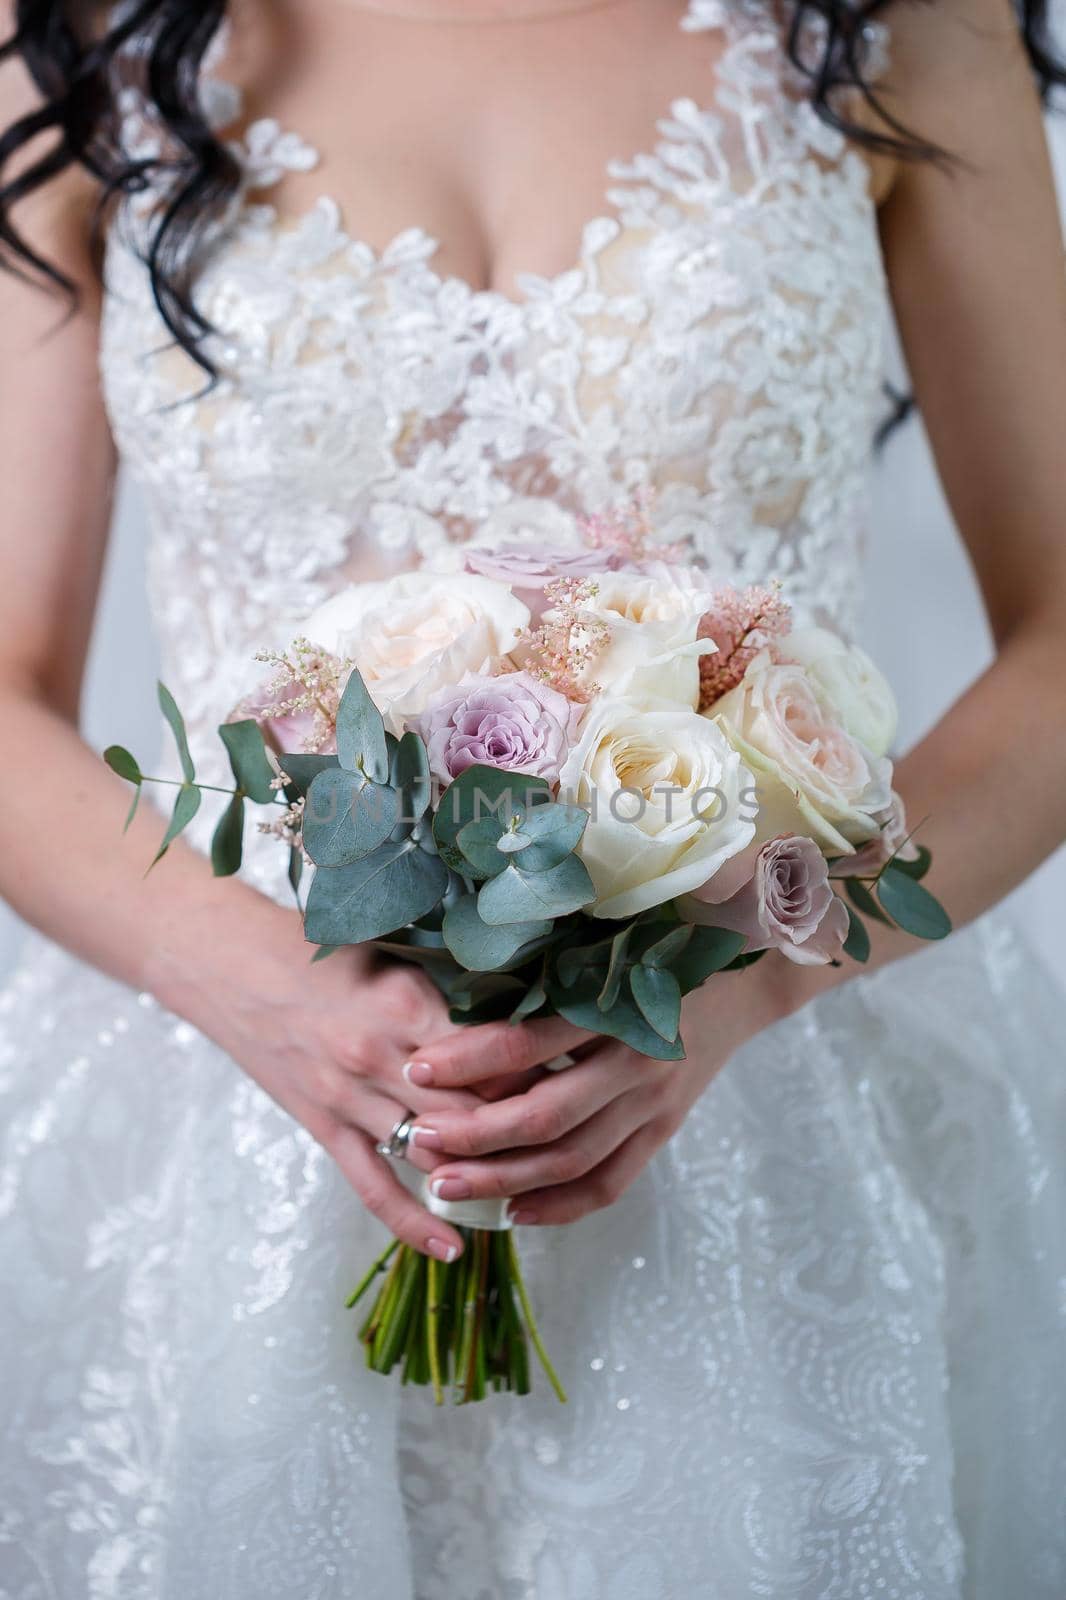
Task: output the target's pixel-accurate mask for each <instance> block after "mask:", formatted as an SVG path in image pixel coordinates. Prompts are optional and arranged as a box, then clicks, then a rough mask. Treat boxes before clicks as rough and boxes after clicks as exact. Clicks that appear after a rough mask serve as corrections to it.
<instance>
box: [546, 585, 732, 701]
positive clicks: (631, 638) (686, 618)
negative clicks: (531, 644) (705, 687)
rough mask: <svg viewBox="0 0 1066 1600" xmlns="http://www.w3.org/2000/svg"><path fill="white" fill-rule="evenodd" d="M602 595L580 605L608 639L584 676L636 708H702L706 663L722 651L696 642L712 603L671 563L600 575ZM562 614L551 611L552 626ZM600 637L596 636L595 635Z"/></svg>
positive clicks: (548, 620)
mask: <svg viewBox="0 0 1066 1600" xmlns="http://www.w3.org/2000/svg"><path fill="white" fill-rule="evenodd" d="M589 582H590V583H592V584H594V585H595V593H594V594H593V595H591V596H590V597H589V598H588V599H587V600H581V601H579V602H578V608H577V609H578V614H579V616H580V617H581V618H582V619H584V618H587V619H588V624H589V629H590V633H591V632H592V631H593V630H595V633H598V634H601V635H602V636H603V639H604V642H603V643H602V645H600V646H599V647H598V648H597V649H596V652H595V654H594V655H593V657H592V659H591V660H590V661H589V663H588V666H587V667H586V668H585V669H584V670H583V673H582V676H583V677H584V678H585V679H587V680H588V681H589V682H592V683H596V684H598V685H599V687H600V688H601V689H602V690H603V691H604V693H605V694H609V695H611V696H612V697H615V698H625V699H626V700H629V701H630V702H632V703H633V704H645V705H646V704H652V703H659V702H662V703H668V704H671V705H677V706H684V707H686V708H687V709H688V710H693V709H695V707H696V706H697V704H698V703H699V694H700V669H699V658H700V656H703V655H708V654H710V653H711V652H712V651H714V650H715V649H716V648H717V646H716V645H715V644H714V643H713V641H712V640H710V639H698V638H697V637H696V633H697V629H698V628H699V623H700V618H701V617H702V616H703V614H704V612H705V611H706V610H707V607H708V606H709V604H710V602H711V597H710V595H709V594H708V592H707V591H706V589H704V588H703V587H702V586H701V585H700V583H699V582H698V581H697V580H696V579H695V578H694V577H693V576H692V575H691V574H690V573H688V572H686V571H685V569H684V568H679V567H670V566H667V565H666V563H665V562H656V563H654V565H652V566H650V567H648V568H646V569H644V570H642V571H640V572H634V571H632V570H622V571H618V572H598V573H596V574H595V575H594V576H593V577H591V578H590V579H589ZM559 616H560V613H559V611H558V610H556V609H549V610H548V611H546V612H545V613H544V616H543V619H542V620H543V621H544V622H545V623H548V624H551V623H552V622H554V621H556V620H557V619H558V618H559ZM594 637H595V635H594Z"/></svg>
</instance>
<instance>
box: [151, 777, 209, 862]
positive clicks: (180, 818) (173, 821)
mask: <svg viewBox="0 0 1066 1600" xmlns="http://www.w3.org/2000/svg"><path fill="white" fill-rule="evenodd" d="M202 798H203V796H202V795H201V793H200V791H199V789H198V788H197V787H196V785H195V784H194V783H185V784H182V786H181V788H180V789H179V790H178V794H177V798H176V800H175V801H174V810H173V811H172V812H171V815H170V822H169V823H168V824H167V831H166V833H164V835H163V842H162V844H161V845H160V846H159V849H158V850H157V851H156V854H155V857H154V859H153V861H152V863H151V866H150V867H149V869H148V870H149V871H151V867H154V866H155V864H156V862H157V861H161V860H162V859H163V857H164V856H165V855H166V853H167V851H168V850H169V849H170V847H171V845H172V844H173V843H174V840H175V839H176V838H177V837H178V835H179V833H182V832H183V831H184V829H186V828H187V827H188V826H189V823H190V822H191V821H192V819H193V817H195V815H196V813H197V812H198V811H199V809H200V801H201V799H202Z"/></svg>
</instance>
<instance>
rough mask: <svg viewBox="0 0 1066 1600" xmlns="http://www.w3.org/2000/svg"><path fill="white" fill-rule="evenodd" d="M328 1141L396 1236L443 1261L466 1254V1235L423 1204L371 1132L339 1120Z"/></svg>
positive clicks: (333, 1153)
mask: <svg viewBox="0 0 1066 1600" xmlns="http://www.w3.org/2000/svg"><path fill="white" fill-rule="evenodd" d="M324 1144H325V1148H326V1149H327V1150H328V1151H329V1153H330V1155H331V1156H332V1157H333V1159H334V1161H335V1162H336V1163H337V1165H338V1167H339V1168H340V1169H341V1172H342V1173H343V1174H344V1176H345V1177H346V1178H347V1180H348V1182H349V1183H350V1184H351V1186H352V1188H353V1189H354V1190H355V1192H356V1194H357V1195H358V1196H359V1198H360V1200H361V1201H362V1202H363V1204H364V1205H365V1206H366V1208H367V1210H368V1211H370V1212H372V1213H373V1215H374V1216H375V1217H377V1218H378V1220H379V1221H381V1222H383V1223H384V1224H385V1226H386V1228H388V1230H389V1232H390V1233H392V1234H393V1235H394V1237H395V1238H397V1239H401V1240H402V1241H403V1242H404V1244H409V1245H411V1246H412V1247H413V1248H414V1249H415V1250H420V1251H421V1252H422V1253H423V1255H431V1256H436V1257H437V1259H438V1260H439V1261H455V1260H456V1259H457V1258H458V1257H459V1256H460V1255H461V1254H462V1251H463V1240H462V1236H461V1235H460V1234H459V1233H458V1232H457V1231H456V1229H455V1228H452V1227H449V1225H448V1224H447V1223H446V1222H444V1221H443V1220H442V1219H441V1218H440V1217H435V1216H433V1214H432V1212H429V1211H427V1210H426V1208H425V1206H422V1205H419V1203H418V1201H417V1200H416V1199H415V1198H414V1196H413V1195H412V1194H411V1193H410V1191H409V1190H408V1189H405V1188H404V1186H403V1184H402V1183H401V1182H400V1180H399V1179H398V1178H397V1177H396V1176H395V1175H394V1174H393V1172H392V1171H391V1169H390V1167H389V1163H388V1161H387V1160H386V1158H385V1157H384V1156H379V1155H378V1154H377V1152H376V1151H375V1149H374V1146H373V1144H372V1143H371V1140H370V1137H369V1135H368V1134H365V1133H363V1132H361V1131H360V1130H359V1129H358V1128H352V1127H350V1126H348V1125H347V1124H346V1123H338V1124H337V1125H336V1127H335V1129H334V1130H333V1132H332V1133H331V1134H330V1135H329V1137H328V1138H327V1139H326V1140H325V1141H324Z"/></svg>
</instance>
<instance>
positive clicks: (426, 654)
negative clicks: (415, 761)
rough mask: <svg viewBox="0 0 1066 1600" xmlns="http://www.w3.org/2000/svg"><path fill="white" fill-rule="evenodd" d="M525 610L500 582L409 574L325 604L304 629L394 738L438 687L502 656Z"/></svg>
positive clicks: (360, 587) (525, 615)
mask: <svg viewBox="0 0 1066 1600" xmlns="http://www.w3.org/2000/svg"><path fill="white" fill-rule="evenodd" d="M528 622H529V611H528V610H527V608H526V607H525V606H524V605H523V604H522V603H521V601H519V600H516V599H515V598H514V596H513V595H512V593H511V591H510V589H509V588H508V587H507V585H506V584H503V583H494V582H493V581H492V580H491V579H489V578H479V577H474V576H472V575H470V574H468V573H464V574H462V575H456V576H447V575H441V574H435V573H430V572H410V573H404V574H401V575H400V576H399V577H395V578H386V579H383V580H382V581H381V582H377V583H359V584H355V585H353V586H352V587H351V588H350V589H345V590H343V591H342V592H341V593H340V594H338V595H335V596H334V597H333V599H332V600H327V601H326V603H325V605H323V606H320V607H319V609H318V610H317V611H316V612H315V613H314V615H313V616H312V617H311V618H310V619H309V620H308V622H307V623H306V625H305V627H304V632H305V634H306V635H307V637H308V638H309V639H310V640H311V641H312V643H314V644H318V645H321V646H322V647H323V648H324V649H326V650H328V651H330V652H331V653H332V654H333V655H336V656H342V657H346V658H347V659H348V660H350V661H354V663H355V665H356V667H357V668H358V670H359V672H360V673H361V675H362V678H363V681H364V683H365V684H366V686H367V689H368V690H369V691H370V694H371V695H372V696H373V699H374V702H375V704H376V705H377V707H378V709H379V711H380V712H381V713H382V715H383V716H384V717H385V719H386V721H387V722H388V724H389V726H390V727H391V729H392V731H393V732H394V733H400V732H402V730H403V725H404V724H405V723H406V722H408V721H410V719H411V718H412V717H415V716H417V715H418V714H419V713H420V712H421V711H423V710H425V707H426V705H427V703H428V701H429V700H430V698H431V696H433V695H434V694H436V693H437V692H438V690H440V689H444V688H448V687H449V686H450V685H453V684H457V683H459V681H460V680H461V679H462V677H463V674H464V673H466V672H479V671H482V670H484V669H485V668H486V666H489V665H490V664H491V663H493V662H495V661H498V660H500V659H503V658H507V657H508V652H509V651H510V650H511V649H512V648H513V646H514V643H515V635H516V634H517V633H518V632H519V630H520V629H522V628H524V627H525V626H526V625H527V624H528Z"/></svg>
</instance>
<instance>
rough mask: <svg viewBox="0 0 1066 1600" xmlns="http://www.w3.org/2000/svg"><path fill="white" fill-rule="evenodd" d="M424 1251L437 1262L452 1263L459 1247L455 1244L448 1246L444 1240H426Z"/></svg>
mask: <svg viewBox="0 0 1066 1600" xmlns="http://www.w3.org/2000/svg"><path fill="white" fill-rule="evenodd" d="M426 1249H427V1250H428V1251H429V1253H430V1255H431V1256H436V1258H437V1260H438V1261H454V1260H455V1258H456V1256H457V1255H458V1254H459V1246H458V1245H457V1244H449V1243H448V1241H447V1240H446V1239H437V1238H430V1239H427V1240H426Z"/></svg>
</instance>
